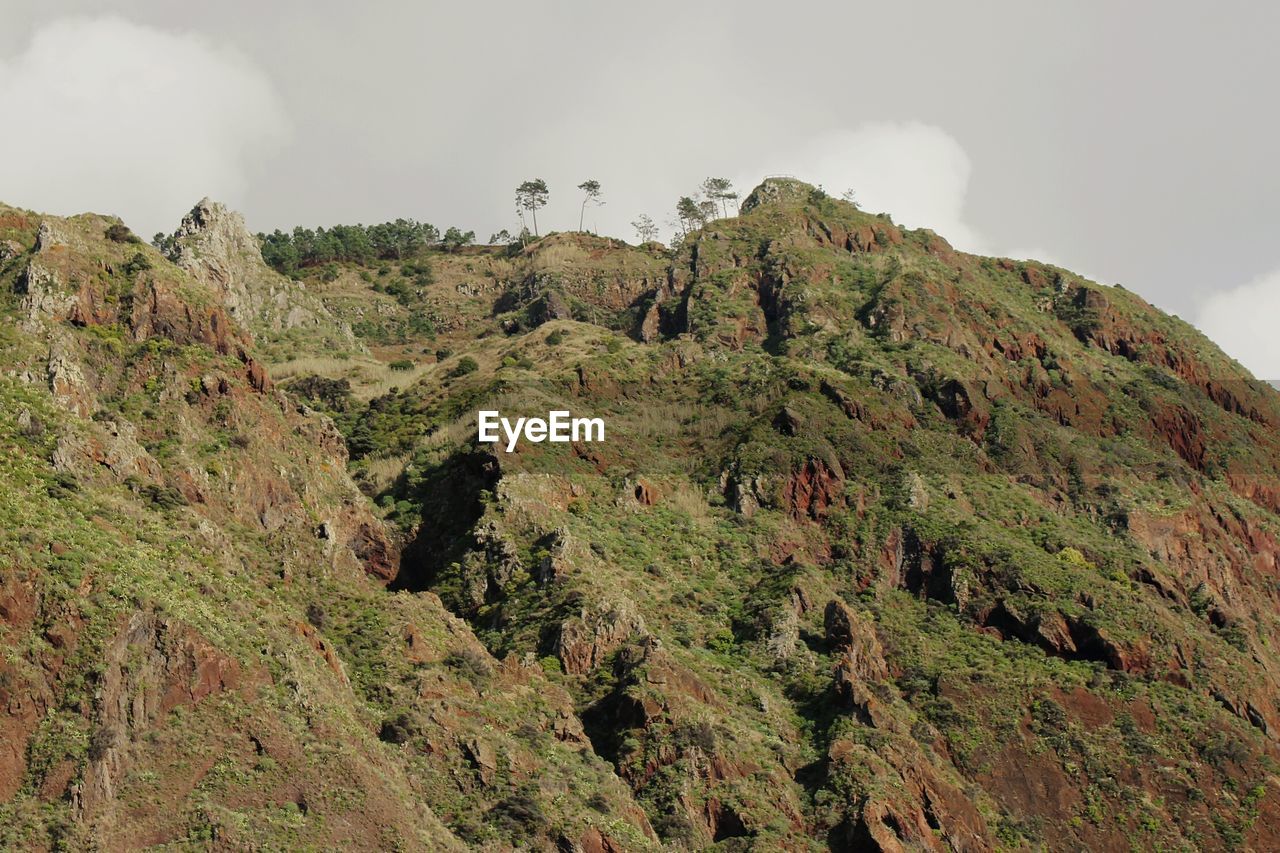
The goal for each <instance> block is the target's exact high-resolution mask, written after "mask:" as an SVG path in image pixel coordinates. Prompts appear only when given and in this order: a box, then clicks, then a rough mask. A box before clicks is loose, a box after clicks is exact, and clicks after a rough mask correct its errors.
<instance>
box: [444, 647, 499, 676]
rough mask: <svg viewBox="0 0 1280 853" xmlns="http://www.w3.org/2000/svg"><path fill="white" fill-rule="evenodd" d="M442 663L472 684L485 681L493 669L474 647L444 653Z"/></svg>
mask: <svg viewBox="0 0 1280 853" xmlns="http://www.w3.org/2000/svg"><path fill="white" fill-rule="evenodd" d="M444 665H445V666H447V667H449V669H452V670H453V671H455V672H457V673H458V674H459V675H461V676H463V677H464V678H466V679H467V680H468V681H470V682H471V683H472V684H476V683H480V682H484V681H487V680H488V679H489V677H490V676H491V675H493V669H492V668H491V667H490V666H489V661H487V660H486V659H485V656H484V655H483V654H481V653H480V652H478V651H476V650H475V649H469V648H468V649H462V650H461V651H457V652H449V654H447V655H445V658H444Z"/></svg>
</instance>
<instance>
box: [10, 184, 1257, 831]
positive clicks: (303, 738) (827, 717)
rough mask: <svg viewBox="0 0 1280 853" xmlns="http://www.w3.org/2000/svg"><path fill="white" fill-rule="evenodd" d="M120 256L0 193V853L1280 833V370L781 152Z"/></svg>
mask: <svg viewBox="0 0 1280 853" xmlns="http://www.w3.org/2000/svg"><path fill="white" fill-rule="evenodd" d="M133 240H134V238H132V235H131V234H129V232H128V230H127V228H125V227H124V226H123V224H122V223H120V222H118V221H116V220H112V219H109V218H106V217H99V216H93V215H85V216H80V217H73V218H71V219H59V218H55V217H48V216H40V215H37V214H33V213H30V212H27V211H22V210H16V209H11V208H4V207H0V285H2V286H0V291H2V292H3V293H5V294H6V295H5V296H4V300H3V306H2V310H3V312H4V317H5V319H4V321H3V323H2V324H0V335H3V343H4V346H3V348H2V349H0V359H3V362H4V363H3V367H2V369H0V394H3V395H4V405H3V406H2V407H0V441H2V442H3V443H4V446H5V448H6V452H5V465H4V466H3V468H0V477H2V478H3V482H2V483H0V555H3V557H4V561H5V562H4V563H3V564H0V566H5V567H6V568H5V570H4V572H3V586H2V587H0V625H2V626H3V627H2V628H0V638H2V639H0V642H3V644H4V646H5V649H6V656H5V659H4V661H3V663H2V664H0V667H3V668H2V669H0V708H3V709H5V711H4V713H3V714H0V727H3V730H4V739H3V742H4V744H5V748H4V751H3V753H0V800H2V801H3V805H2V806H0V827H2V829H0V839H3V842H4V843H5V845H6V846H11V847H19V848H32V849H46V848H51V847H54V846H65V847H72V848H79V847H84V846H88V845H90V844H91V843H97V844H99V845H100V846H103V847H106V848H132V847H138V846H144V845H148V844H161V843H191V844H199V845H206V846H208V845H212V846H215V847H244V846H252V845H262V846H267V847H278V846H291V847H292V846H299V845H303V846H306V845H312V846H326V847H328V846H339V845H342V846H351V847H358V848H368V849H374V848H384V849H385V848H391V847H401V848H406V849H450V848H456V849H465V848H467V847H480V848H484V849H513V848H516V847H519V848H521V849H546V850H554V849H560V850H574V849H581V850H585V851H616V850H643V849H659V848H663V847H666V848H674V849H704V848H707V847H711V846H713V845H716V846H719V847H722V848H724V849H815V850H816V849H836V850H862V849H879V850H902V849H932V850H944V849H956V850H987V849H997V848H999V849H1024V848H1037V847H1040V848H1048V849H1111V848H1116V847H1125V848H1127V847H1133V846H1137V847H1140V848H1148V849H1150V848H1161V847H1164V848H1175V849H1199V848H1210V849H1219V848H1252V849H1273V848H1275V847H1276V846H1277V844H1280V789H1278V788H1277V786H1278V785H1280V782H1277V781H1276V777H1275V768H1276V760H1277V757H1280V752H1278V750H1277V743H1276V736H1277V733H1280V656H1277V653H1276V652H1275V650H1274V647H1273V640H1272V637H1273V636H1274V635H1275V632H1276V627H1277V622H1278V621H1280V609H1278V608H1277V596H1278V595H1280V587H1277V575H1278V574H1280V544H1278V541H1277V538H1276V537H1277V535H1278V534H1280V394H1278V393H1277V391H1276V390H1275V389H1273V388H1272V387H1270V386H1269V385H1267V384H1265V383H1262V382H1259V381H1256V380H1254V379H1253V378H1252V377H1250V376H1249V375H1248V374H1247V372H1245V371H1244V370H1243V369H1242V368H1241V367H1240V366H1239V365H1237V364H1235V363H1234V362H1232V361H1231V360H1230V359H1228V358H1227V357H1226V356H1225V355H1223V354H1222V353H1221V352H1220V351H1219V350H1218V349H1217V347H1215V346H1214V345H1213V344H1212V343H1211V342H1210V341H1208V340H1207V339H1205V338H1204V337H1203V336H1201V335H1200V334H1199V333H1197V332H1196V331H1195V330H1194V329H1193V328H1191V327H1190V326H1188V325H1187V324H1185V323H1183V322H1181V321H1180V320H1177V319H1176V318H1173V317H1169V316H1166V315H1164V314H1162V313H1160V312H1159V311H1157V310H1156V309H1154V308H1152V307H1151V306H1150V305H1148V304H1147V303H1146V302H1144V301H1143V300H1142V299H1140V298H1139V297H1137V296H1136V295H1134V294H1132V293H1128V292H1126V291H1124V290H1121V289H1119V288H1112V287H1104V286H1100V285H1098V284H1096V283H1093V282H1090V281H1087V280H1085V279H1083V278H1081V277H1079V276H1075V275H1073V274H1071V273H1070V272H1068V271H1066V270H1062V269H1058V268H1055V267H1050V266H1046V265H1043V264H1038V263H1031V262H1026V263H1023V262H1013V261H1008V260H1002V259H993V258H982V257H975V256H971V255H967V254H963V253H960V252H957V251H955V250H954V249H952V247H951V246H950V245H948V244H947V243H946V241H945V240H944V239H943V238H941V237H939V236H938V235H936V234H933V233H932V232H929V231H923V230H921V231H911V230H906V229H903V228H900V227H899V226H896V225H895V224H894V223H893V222H892V221H891V219H890V218H889V217H888V216H886V215H883V214H882V215H872V214H868V213H865V212H862V211H860V210H858V209H856V208H855V207H854V206H852V205H850V204H848V203H845V202H841V201H837V200H834V199H831V198H829V197H827V196H826V195H825V194H823V193H822V192H821V191H820V190H818V189H816V188H814V187H811V186H809V185H807V184H803V183H801V182H799V181H794V180H784V179H770V180H767V181H766V182H765V183H764V184H762V185H761V186H760V187H758V188H757V189H756V190H755V191H754V192H753V193H751V195H750V196H749V197H748V198H747V200H746V201H745V202H744V204H743V206H742V211H741V213H740V215H738V216H736V217H732V218H725V219H718V220H715V221H712V222H709V223H707V224H706V225H705V226H704V227H702V228H700V229H698V230H695V231H693V232H692V233H690V234H689V235H687V237H686V238H685V239H684V240H683V241H682V242H681V245H680V246H679V247H678V248H677V249H675V250H674V251H668V250H667V249H665V248H664V247H661V246H658V245H656V244H646V245H643V246H638V247H637V246H629V245H626V244H623V243H621V242H619V241H617V240H611V239H607V238H601V237H595V236H591V235H587V234H579V233H572V234H555V235H551V236H548V237H544V238H542V239H539V240H534V241H532V242H531V243H529V245H527V246H520V245H514V246H510V247H463V248H460V249H455V250H454V251H444V250H442V249H435V248H431V249H427V250H424V251H421V252H419V253H417V254H416V255H415V256H413V257H406V258H395V259H383V260H371V261H367V262H364V263H356V262H349V261H340V262H336V263H332V264H328V265H326V266H325V267H324V268H323V269H321V268H315V269H311V270H305V269H304V270H302V272H301V280H300V281H295V280H291V279H288V278H286V277H284V276H281V275H279V274H278V273H276V272H275V271H274V270H272V269H271V268H270V267H268V266H266V265H265V264H264V263H263V262H262V259H261V257H260V256H258V255H257V254H256V253H255V248H254V243H253V240H252V238H251V237H249V235H248V234H247V232H246V231H245V230H244V228H243V223H242V222H241V221H240V220H239V219H238V217H236V216H235V215H234V214H231V213H229V212H227V211H225V209H223V208H221V207H219V206H217V205H214V204H212V203H208V202H202V203H201V204H200V205H198V206H197V208H196V209H195V210H193V212H192V214H191V216H189V217H188V220H187V221H186V222H184V224H183V225H182V226H181V227H180V228H179V231H178V232H177V233H176V234H175V236H174V238H173V240H172V241H171V242H169V243H168V245H166V250H165V251H166V254H167V255H168V258H167V257H165V256H164V255H162V254H161V253H159V252H157V251H155V250H154V249H152V248H151V247H148V246H144V245H142V244H140V243H137V242H133ZM169 258H172V259H173V260H176V261H177V263H173V262H172V261H171V260H170V259H169ZM482 409H484V410H489V409H492V410H497V411H500V412H502V413H503V414H504V415H508V416H511V417H518V416H535V415H536V416H545V415H546V413H547V412H550V411H553V410H568V411H570V412H572V413H573V414H574V415H575V416H584V417H585V416H589V417H599V418H601V419H603V421H604V422H605V424H606V437H605V440H604V441H603V442H587V441H576V442H570V443H560V444H555V443H535V442H529V441H524V442H521V443H519V444H518V445H517V446H516V449H515V450H514V452H510V453H508V452H505V450H504V449H503V447H501V446H498V445H492V444H483V443H479V442H477V441H476V418H477V412H478V411H479V410H482Z"/></svg>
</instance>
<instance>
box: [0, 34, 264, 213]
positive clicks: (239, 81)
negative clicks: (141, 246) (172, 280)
mask: <svg viewBox="0 0 1280 853" xmlns="http://www.w3.org/2000/svg"><path fill="white" fill-rule="evenodd" d="M0 105H3V109H2V112H0V115H3V118H4V125H5V131H4V133H3V136H0V196H2V197H3V200H4V201H6V202H8V203H10V204H17V205H21V206H23V207H29V208H33V209H35V210H39V211H45V212H50V213H57V214H73V213H79V212H83V211H87V210H92V211H95V212H99V213H114V214H118V215H119V216H121V217H123V218H124V220H125V221H126V222H127V223H128V224H129V225H130V226H131V227H133V229H134V230H135V231H137V232H138V233H140V234H143V235H146V236H150V235H151V234H152V233H154V232H155V231H159V230H166V231H167V230H171V229H172V228H173V227H174V226H175V225H176V224H177V221H178V219H179V217H180V216H181V215H182V214H183V213H184V212H186V210H188V209H189V208H190V207H191V205H192V204H194V203H195V202H196V201H198V200H199V199H200V198H201V197H202V196H205V195H208V196H211V197H214V198H217V199H219V200H222V201H226V202H228V203H230V204H232V205H235V204H237V203H238V202H239V201H241V200H242V198H243V194H244V192H245V190H246V189H247V187H248V185H249V181H250V179H251V177H252V166H253V164H254V160H255V159H256V158H257V157H259V156H261V154H262V153H263V152H264V151H269V150H270V149H271V148H272V147H274V146H275V145H276V144H278V143H280V142H282V141H283V140H284V139H286V138H287V136H288V134H289V122H288V120H287V119H286V117H285V114H284V110H283V109H282V107H281V104H280V102H279V100H278V98H277V97H276V95H275V92H274V90H273V88H272V86H271V83H270V81H269V80H268V79H267V78H266V77H265V76H264V75H263V74H262V73H261V72H260V71H259V70H258V69H257V68H255V67H254V66H253V65H251V64H250V63H249V62H248V61H247V60H246V59H244V58H243V57H242V56H241V55H240V54H238V53H236V52H234V51H232V50H229V49H225V48H222V47H219V46H217V45H214V44H212V43H211V42H209V41H208V40H206V39H205V38H203V37H201V36H198V35H195V34H185V33H184V34H175V33H168V32H163V31H161V30H157V29H153V28H151V27H146V26H140V25H138V24H133V23H130V22H127V21H124V20H121V19H119V18H111V17H108V18H67V19H60V20H57V21H54V22H52V23H50V24H48V25H46V26H44V27H42V28H40V29H39V30H37V31H36V32H35V33H34V35H33V36H32V39H31V42H30V44H29V45H28V46H27V48H26V50H25V51H24V52H23V53H21V54H19V55H17V56H15V57H13V58H11V59H0Z"/></svg>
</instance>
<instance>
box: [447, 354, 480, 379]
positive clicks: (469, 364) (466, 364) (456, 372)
mask: <svg viewBox="0 0 1280 853" xmlns="http://www.w3.org/2000/svg"><path fill="white" fill-rule="evenodd" d="M479 369H480V364H479V363H478V362H477V361H476V360H475V359H474V358H472V357H471V356H469V355H464V356H463V357H462V358H460V359H458V363H457V364H456V365H454V368H453V370H451V371H449V375H450V376H466V375H467V374H468V373H475V372H476V371H477V370H479Z"/></svg>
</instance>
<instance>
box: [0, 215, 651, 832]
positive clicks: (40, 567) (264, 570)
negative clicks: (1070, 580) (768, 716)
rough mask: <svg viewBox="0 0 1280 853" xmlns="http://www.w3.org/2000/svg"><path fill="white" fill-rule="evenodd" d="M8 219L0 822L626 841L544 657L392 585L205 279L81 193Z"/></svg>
mask: <svg viewBox="0 0 1280 853" xmlns="http://www.w3.org/2000/svg"><path fill="white" fill-rule="evenodd" d="M233 236H234V235H233ZM0 246H2V247H3V256H2V257H3V260H2V261H0V263H2V264H3V271H2V272H0V276H2V280H3V282H4V284H5V287H4V288H3V292H4V294H5V295H4V297H3V312H4V313H3V321H2V322H0V335H2V336H3V347H2V348H0V353H3V355H2V356H0V357H2V358H3V369H2V370H0V396H2V398H3V405H2V406H0V443H3V446H4V465H3V467H0V557H2V558H3V563H0V569H3V572H2V575H0V643H3V647H4V649H5V657H4V660H3V662H2V663H0V709H3V713H0V729H2V730H3V733H4V736H3V751H2V752H0V802H2V805H0V846H3V847H5V848H6V849H49V848H53V847H59V848H67V849H86V848H88V847H91V846H92V847H97V846H100V847H102V848H104V849H124V848H136V847H140V846H144V845H149V844H159V843H165V842H191V843H193V844H195V845H197V846H203V845H205V844H208V843H209V842H213V843H215V845H216V846H219V847H235V848H242V847H244V846H246V845H255V846H256V845H264V846H266V847H271V848H283V847H292V846H296V845H299V844H302V845H310V846H319V847H343V846H354V847H357V848H364V849H376V848H392V847H401V848H407V849H448V848H463V847H465V846H466V843H467V842H472V843H481V842H485V841H486V840H488V839H501V838H508V837H520V836H524V835H526V834H527V833H526V828H527V827H534V828H536V830H537V832H538V833H543V834H547V835H548V837H549V838H552V840H554V833H556V832H560V833H567V835H566V836H565V837H572V838H574V839H586V840H587V841H588V842H590V841H591V840H592V839H601V838H605V837H609V838H613V839H618V840H619V843H624V844H626V845H627V846H628V847H633V846H634V847H639V848H642V847H644V846H645V845H646V844H647V838H648V836H649V833H650V830H649V828H648V825H647V823H646V821H645V819H644V818H643V816H642V815H641V814H640V813H639V812H638V810H636V809H635V808H634V806H632V805H631V802H630V798H629V795H628V792H627V791H626V789H625V787H624V786H623V785H622V784H621V783H620V782H619V781H618V780H617V778H616V777H615V776H614V774H613V773H612V771H611V770H610V769H609V768H608V767H607V766H606V765H604V764H603V762H601V761H600V760H599V759H598V758H597V757H596V756H594V754H593V753H592V752H591V750H590V748H589V742H588V741H587V739H586V738H585V736H584V735H583V734H582V730H581V727H580V725H579V724H578V722H577V720H576V718H575V716H574V715H573V711H572V705H571V702H570V700H569V698H568V696H567V695H566V694H564V693H563V692H561V691H560V690H559V689H557V688H555V687H553V686H551V685H549V684H548V683H547V682H546V680H545V677H544V676H543V674H542V671H541V669H540V668H539V667H537V666H536V665H534V664H529V663H526V662H521V661H519V660H517V659H515V658H511V659H508V660H505V661H497V660H495V659H493V658H492V657H490V656H489V655H488V654H487V653H486V652H485V651H484V649H483V647H482V646H480V645H479V644H478V643H477V641H476V639H475V638H474V636H473V635H472V633H471V631H470V630H469V629H468V628H467V627H466V626H465V625H463V624H462V623H460V622H458V621H457V620H456V619H454V618H453V617H451V616H450V615H449V614H448V613H446V612H445V611H444V609H443V608H442V607H441V605H440V603H439V601H438V599H436V598H435V597H434V596H431V595H413V596H411V595H389V594H387V593H386V592H385V591H384V590H383V588H382V585H381V584H382V583H383V582H385V580H386V579H388V578H390V577H392V576H394V573H395V570H396V565H397V558H398V554H397V549H396V547H395V545H394V544H393V542H392V540H391V539H390V538H389V537H388V535H387V531H386V529H385V527H384V525H383V523H382V522H381V521H380V520H379V519H378V518H377V517H375V515H374V514H373V513H372V512H371V511H370V507H369V505H368V503H367V502H366V501H365V499H364V498H363V497H362V496H361V495H360V494H359V492H358V491H356V490H355V488H354V487H353V485H352V483H351V481H350V479H349V478H348V476H347V474H346V471H345V465H346V461H347V454H346V449H345V446H344V443H343V440H342V437H341V436H340V435H339V434H338V433H337V432H336V431H335V430H334V428H333V426H332V423H331V422H330V421H329V420H328V419H327V418H325V417H323V416H321V415H318V414H316V413H314V412H312V411H310V410H309V409H307V408H305V407H302V406H299V405H297V404H296V403H294V402H293V401H291V400H290V399H289V398H288V397H286V396H285V395H283V394H282V393H280V392H279V391H277V390H276V389H275V388H274V387H273V385H272V383H271V381H270V379H269V378H268V377H267V375H266V372H265V370H264V369H263V367H262V366H261V365H260V363H259V362H258V360H257V356H256V355H255V352H256V349H255V345H254V343H253V341H252V340H251V337H250V335H249V333H248V331H247V330H246V328H245V327H244V326H242V325H241V324H240V323H239V322H238V321H237V320H236V319H235V318H234V317H233V316H232V315H231V311H230V308H229V307H228V306H229V302H230V300H228V298H227V293H226V292H225V290H223V289H222V288H220V287H217V286H214V285H213V284H211V283H209V282H208V281H207V280H206V279H205V277H204V276H203V275H200V274H191V273H188V272H185V271H184V270H183V269H181V268H179V267H176V266H173V265H171V264H169V263H168V262H166V261H165V260H164V259H163V258H161V257H160V256H159V255H158V254H157V253H156V252H154V251H152V250H151V249H149V248H147V247H145V246H143V245H141V244H140V243H137V242H135V241H134V239H133V238H132V236H131V235H130V234H129V233H128V231H127V230H126V229H124V228H123V227H122V226H121V225H120V224H119V223H118V222H115V221H112V220H108V219H103V218H101V217H96V216H82V217H76V218H74V219H56V218H53V217H42V216H37V215H35V214H31V213H28V212H25V211H20V210H14V209H10V208H0ZM205 257H206V258H207V257H208V256H207V255H206V256H205ZM260 263H261V262H260V260H259V261H258V264H259V265H260ZM193 269H197V268H195V267H193ZM197 272H198V269H197ZM272 275H274V274H272ZM231 280H232V281H234V280H235V278H234V276H233V278H232V279H231ZM248 286H249V287H250V288H252V287H253V286H254V282H253V281H252V280H251V281H250V282H249V285H248ZM295 287H297V286H296V285H295ZM299 289H300V288H299ZM251 293H252V297H251V300H250V302H252V298H256V297H257V295H258V294H257V292H256V291H251ZM239 305H240V306H241V307H243V306H244V305H245V302H244V301H241V302H240V303H239ZM292 310H293V309H292V308H291V309H290V311H292ZM262 316H263V315H262V314H261V313H258V312H256V311H255V312H251V313H250V315H249V317H248V319H253V318H261V317H262ZM314 316H323V315H322V314H320V313H319V312H316V313H315V315H314ZM548 843H551V841H548ZM598 846H599V845H598V844H597V847H598Z"/></svg>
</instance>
